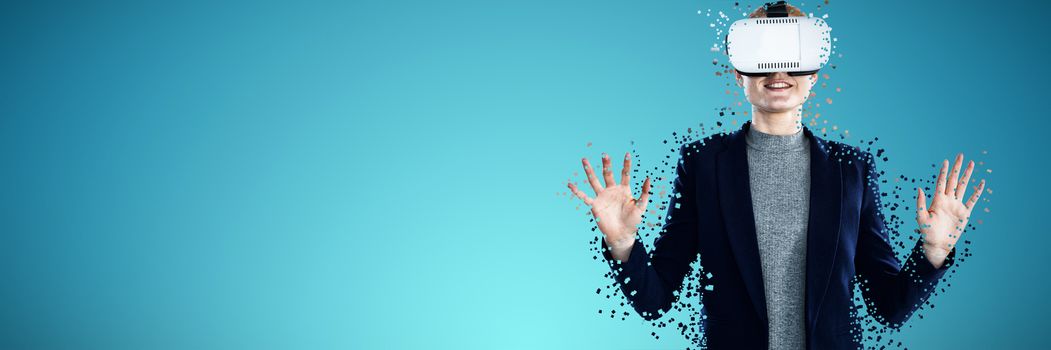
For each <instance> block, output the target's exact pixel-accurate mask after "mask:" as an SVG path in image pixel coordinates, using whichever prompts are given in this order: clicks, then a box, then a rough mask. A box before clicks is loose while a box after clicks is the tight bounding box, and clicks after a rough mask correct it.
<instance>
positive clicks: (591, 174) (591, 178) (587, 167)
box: [580, 157, 602, 196]
mask: <svg viewBox="0 0 1051 350" xmlns="http://www.w3.org/2000/svg"><path fill="white" fill-rule="evenodd" d="M580 161H581V162H583V163H584V173H585V174H587V175H588V183H590V184H591V189H593V190H595V195H596V196H598V193H599V192H602V184H600V183H598V176H595V170H593V169H591V162H589V161H588V158H587V157H584V158H581V160H580Z"/></svg>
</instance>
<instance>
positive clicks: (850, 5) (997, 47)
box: [0, 1, 1051, 349]
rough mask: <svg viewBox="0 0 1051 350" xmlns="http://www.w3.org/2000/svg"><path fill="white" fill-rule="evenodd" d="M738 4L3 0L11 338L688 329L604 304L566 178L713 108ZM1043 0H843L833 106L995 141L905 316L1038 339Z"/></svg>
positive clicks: (440, 336)
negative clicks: (958, 240)
mask: <svg viewBox="0 0 1051 350" xmlns="http://www.w3.org/2000/svg"><path fill="white" fill-rule="evenodd" d="M731 4H732V1H717V2H701V1H658V2H643V1H613V2H610V1H574V2H566V1H525V2H523V1H516V2H511V1H500V2H494V1H441V2H437V1H416V2H405V1H399V2H394V1H370V2H364V1H358V2H352V3H342V2H334V1H333V2H324V1H318V2H313V1H312V2H303V1H287V2H277V1H244V2H233V1H231V2H223V3H221V4H220V3H217V2H210V1H206V2H182V1H178V2H126V3H125V2H99V3H94V4H86V3H82V2H69V3H60V2H46V1H31V2H15V1H8V2H4V3H3V4H0V53H2V54H0V76H2V79H0V161H2V171H0V310H2V311H0V348H4V349H233V348H239V349H388V348H390V349H418V348H445V349H497V348H499V349H543V348H592V349H620V348H682V347H684V346H685V345H686V344H685V342H682V341H681V340H680V339H677V337H676V336H675V335H677V333H674V330H672V332H665V333H662V334H664V335H665V336H662V337H661V338H662V339H661V341H660V342H656V341H654V340H652V337H651V336H650V334H649V333H650V331H651V330H652V329H651V328H650V327H649V325H648V323H646V322H644V321H642V320H641V319H640V318H639V317H638V316H635V315H633V316H632V317H631V318H629V319H628V320H627V321H620V320H619V319H618V320H610V319H609V318H608V317H602V316H601V315H598V314H597V313H596V310H598V309H600V308H607V309H608V307H609V305H610V304H611V303H610V302H608V301H607V300H606V299H605V298H602V297H601V296H598V295H596V294H595V288H596V287H597V286H601V285H603V284H605V283H607V280H606V279H605V278H604V277H603V273H605V272H607V271H608V269H607V267H606V266H605V265H603V264H601V263H600V262H596V261H594V260H592V254H591V252H589V251H587V247H588V245H587V242H588V241H589V240H590V239H592V238H593V237H594V235H595V234H596V233H595V232H592V231H590V230H589V228H590V227H591V225H590V224H589V223H588V222H587V220H586V218H585V217H584V216H583V215H582V211H581V210H574V207H575V206H576V205H577V203H576V202H575V201H571V200H569V199H567V198H566V197H562V196H556V193H558V192H562V191H564V189H565V187H564V182H565V180H566V179H568V178H569V177H570V175H571V174H572V172H574V171H579V170H580V167H579V159H580V157H582V156H589V157H592V159H595V160H597V159H598V156H599V154H600V152H602V151H607V152H610V153H612V154H615V155H616V154H623V153H624V152H625V151H627V150H629V149H630V145H629V143H628V141H629V140H634V141H635V142H636V147H637V149H638V152H639V155H640V156H639V157H640V159H642V160H644V161H645V160H646V159H653V158H657V157H662V156H663V155H664V154H665V153H666V152H667V150H666V149H665V148H666V147H664V146H663V145H662V144H660V140H663V139H665V138H666V137H667V136H668V135H669V134H670V133H671V132H673V131H680V132H681V131H682V130H685V129H686V128H687V127H690V126H695V125H697V123H699V122H712V121H714V120H716V117H715V115H714V113H713V112H712V111H713V109H714V108H717V107H720V106H722V105H725V98H724V97H723V95H722V94H723V91H724V89H725V88H726V87H725V83H726V80H725V79H723V78H718V77H715V76H714V75H713V74H712V66H711V59H712V57H713V54H712V53H710V52H709V51H708V47H710V46H711V42H712V40H711V39H712V38H713V37H714V36H713V35H712V32H711V30H710V28H708V23H709V19H708V18H705V17H704V16H703V15H698V14H697V10H705V9H707V8H713V9H729V8H731ZM804 4H805V3H804ZM1041 4H1042V3H1041V2H1037V1H1031V2H1027V3H1023V2H999V3H992V2H977V1H974V2H966V1H964V2H960V1H951V2H950V1H921V2H906V1H882V2H880V3H879V4H878V5H865V4H861V3H859V2H853V1H833V2H832V4H831V6H830V7H829V8H828V12H829V13H830V17H829V18H828V21H829V23H830V24H831V25H832V27H833V28H834V29H835V32H834V35H835V36H836V37H838V38H839V41H838V44H839V48H838V51H839V52H840V53H843V57H842V58H834V59H833V62H832V63H836V64H838V65H839V68H837V70H836V71H835V73H834V75H833V76H832V79H830V81H829V83H830V84H831V85H833V86H840V87H842V88H843V92H842V93H839V94H837V95H835V102H834V104H833V105H830V106H827V108H826V107H822V108H823V111H822V113H824V114H825V115H829V116H830V117H829V118H833V119H834V120H835V121H836V122H837V123H838V124H839V125H841V126H842V127H844V128H847V129H850V130H851V134H852V135H854V136H853V138H852V139H853V140H857V139H859V138H866V139H867V138H871V137H873V136H879V137H880V140H881V143H882V145H883V146H884V147H887V148H888V152H889V155H890V157H891V162H890V163H889V164H888V166H890V167H891V168H889V169H886V170H888V171H889V172H891V173H894V172H897V173H905V174H908V175H912V176H920V175H925V174H927V173H929V172H932V170H930V164H931V163H933V162H937V161H940V160H941V159H943V158H948V157H951V156H952V155H954V154H955V152H964V153H965V155H968V156H971V155H977V154H978V153H979V152H980V151H982V150H987V151H988V152H989V153H988V155H986V156H985V157H984V160H985V161H986V162H987V164H988V166H989V167H990V168H992V169H994V172H993V173H992V174H985V175H986V176H985V178H987V179H988V181H989V187H990V188H992V189H994V190H995V192H994V194H993V195H990V196H989V198H990V200H991V203H992V204H991V205H990V207H991V212H990V213H983V214H981V217H980V218H982V219H984V221H985V224H984V225H983V226H982V228H981V229H980V230H977V231H975V232H974V234H973V235H970V236H969V239H971V240H972V241H973V244H972V246H971V248H972V250H973V251H974V253H975V255H974V256H973V257H971V258H969V259H967V261H966V263H965V264H962V266H961V270H960V272H959V273H958V274H957V275H956V276H955V279H954V280H953V286H952V288H950V290H949V291H948V292H947V293H945V294H943V295H941V296H939V297H938V299H937V302H936V304H937V308H936V309H935V310H934V311H931V312H928V313H927V317H926V318H924V319H914V320H913V321H912V325H913V328H911V329H908V330H905V331H904V332H903V334H902V335H901V336H900V338H901V339H903V340H904V341H905V343H906V345H908V346H909V347H910V348H916V349H933V348H958V349H986V348H1037V347H1041V346H1043V344H1044V343H1045V340H1044V339H1045V338H1046V330H1047V329H1048V321H1047V320H1048V316H1049V311H1051V303H1049V301H1048V299H1047V297H1046V296H1047V295H1049V294H1051V290H1049V286H1048V280H1047V278H1046V273H1045V272H1044V268H1045V267H1046V261H1047V258H1048V254H1049V253H1048V249H1047V246H1048V244H1049V243H1051V236H1048V235H1046V234H1045V233H1046V231H1047V229H1046V227H1045V226H1043V225H1041V224H1039V222H1042V221H1041V219H1042V218H1046V217H1047V214H1046V213H1045V212H1044V211H1043V210H1041V207H1039V205H1041V204H1043V203H1045V201H1046V199H1047V198H1048V195H1049V193H1048V190H1047V188H1046V178H1045V176H1043V175H1044V174H1046V172H1047V170H1048V166H1047V165H1046V162H1047V160H1048V157H1047V153H1046V152H1047V150H1048V149H1049V148H1051V141H1049V138H1048V137H1047V136H1046V132H1047V130H1048V127H1049V125H1048V124H1049V122H1048V118H1047V113H1046V103H1047V101H1048V99H1047V97H1046V96H1045V95H1046V94H1047V91H1048V89H1047V88H1046V87H1045V85H1046V84H1047V82H1048V80H1049V78H1051V77H1049V74H1048V66H1047V65H1045V64H1043V63H1044V62H1046V61H1047V60H1048V59H1049V57H1048V49H1049V44H1048V43H1049V40H1047V39H1046V37H1047V35H1048V34H1049V32H1051V31H1049V29H1051V28H1049V26H1048V22H1049V21H1047V20H1046V11H1044V10H1043V9H1041V8H1040V5H1041ZM803 8H804V9H807V10H808V11H812V10H813V8H812V7H811V6H810V4H806V5H804V6H803ZM820 12H822V13H823V12H824V11H820ZM728 15H730V16H731V18H734V19H736V18H739V14H738V15H735V14H728ZM586 142H594V146H592V147H590V148H587V147H585V146H584V145H585V144H586ZM647 157H649V158H647ZM648 166H652V164H648Z"/></svg>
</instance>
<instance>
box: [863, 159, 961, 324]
mask: <svg viewBox="0 0 1051 350" xmlns="http://www.w3.org/2000/svg"><path fill="white" fill-rule="evenodd" d="M863 156H864V158H863V159H862V162H861V163H862V164H864V165H863V167H864V174H865V178H864V179H862V181H863V182H864V183H865V185H864V190H863V192H864V193H863V194H862V203H861V218H860V219H861V220H860V221H861V222H860V226H859V232H858V246H857V252H856V254H855V256H854V266H855V268H856V270H855V272H856V273H857V275H858V277H859V280H860V282H861V291H862V295H863V296H864V297H865V300H866V304H867V306H868V309H869V313H871V314H873V315H876V316H877V317H876V320H877V321H879V322H881V323H883V324H885V325H887V326H889V327H892V328H898V327H901V325H902V324H903V323H905V321H907V320H908V319H909V317H911V316H912V313H913V312H914V311H916V309H918V308H919V307H920V305H922V304H923V303H924V302H926V300H927V298H928V297H929V296H930V294H931V292H932V291H934V288H935V286H936V285H937V283H938V281H939V280H940V279H941V277H942V276H943V275H944V274H945V272H946V271H947V270H948V269H949V267H950V266H952V264H953V261H954V260H955V256H956V249H955V248H953V249H952V251H950V252H949V256H948V257H947V258H946V261H945V263H944V264H943V265H942V267H941V268H935V267H934V265H932V264H931V263H930V261H928V260H927V258H926V256H925V255H924V252H923V240H922V239H917V241H916V244H915V246H913V247H912V249H911V250H910V252H909V255H908V258H907V259H906V262H905V268H904V269H903V268H902V266H901V265H900V264H899V263H898V259H897V258H896V257H895V253H894V249H893V247H892V246H891V244H890V240H889V239H888V237H889V232H888V230H889V229H888V227H887V226H886V224H885V222H884V216H883V213H882V209H881V208H882V203H881V200H880V198H881V197H882V196H883V195H882V194H881V192H880V189H879V174H878V173H877V172H876V167H875V162H874V160H873V157H872V155H871V154H870V153H868V152H864V155H863ZM905 220H906V222H909V221H910V220H911V218H908V219H905Z"/></svg>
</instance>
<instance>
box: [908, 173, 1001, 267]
mask: <svg viewBox="0 0 1051 350" xmlns="http://www.w3.org/2000/svg"><path fill="white" fill-rule="evenodd" d="M962 164H963V154H962V153H961V154H959V155H957V156H956V162H955V164H954V165H953V168H952V173H951V174H949V176H948V177H946V172H947V171H948V168H949V160H948V159H946V160H945V161H943V162H942V168H941V171H940V172H939V173H938V183H937V186H936V188H935V193H934V199H933V200H932V201H931V206H930V207H927V195H926V194H925V193H923V189H922V188H920V189H918V194H917V196H916V223H918V224H919V226H920V233H921V234H923V238H924V247H925V248H926V249H927V250H928V252H927V256H928V259H932V260H937V261H940V260H939V259H940V258H944V257H945V256H947V255H948V254H949V252H950V251H952V248H953V247H955V246H956V242H957V241H958V240H959V239H960V236H961V235H962V234H963V231H964V228H966V227H967V220H968V218H969V217H970V216H971V210H973V209H974V206H975V204H977V203H978V198H979V197H981V195H982V191H983V190H984V189H985V180H982V181H981V182H979V183H978V186H977V187H976V188H975V190H974V192H973V193H971V196H970V198H969V199H968V200H967V202H963V198H964V194H965V193H966V191H967V183H968V181H970V180H971V171H973V170H974V161H973V160H972V161H970V162H969V163H968V164H967V170H966V171H964V173H963V177H962V178H960V179H959V181H957V176H958V175H959V173H960V166H961V165H962ZM936 265H937V264H936Z"/></svg>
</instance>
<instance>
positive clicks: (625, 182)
mask: <svg viewBox="0 0 1051 350" xmlns="http://www.w3.org/2000/svg"><path fill="white" fill-rule="evenodd" d="M581 162H582V163H583V164H584V172H585V173H586V174H587V176H588V182H589V183H591V188H592V189H594V190H595V198H594V199H592V198H590V197H588V195H587V194H585V193H584V192H583V191H581V190H580V189H578V188H577V186H576V185H574V184H573V183H572V182H570V183H569V189H570V190H572V191H573V194H574V195H576V196H577V197H578V198H580V199H581V200H583V201H584V204H587V205H588V206H591V215H593V216H594V217H595V220H596V221H598V228H599V230H600V231H602V235H603V236H604V239H605V240H606V245H607V246H609V247H610V250H611V255H613V257H614V258H616V259H617V260H621V261H627V260H628V255H629V254H630V253H631V248H632V246H634V244H635V234H636V232H638V229H639V228H638V225H639V224H640V223H642V214H643V213H645V212H646V206H647V204H648V203H649V197H650V178H649V176H647V177H646V180H645V181H644V182H643V183H642V195H641V196H640V197H639V199H638V200H636V199H635V198H634V197H633V196H632V194H631V185H630V184H629V182H630V180H631V153H630V152H629V153H625V154H624V169H623V170H621V173H620V176H621V181H620V183H617V182H616V181H614V179H613V171H612V170H611V166H610V159H609V155H608V154H605V153H603V154H602V178H603V179H604V180H605V182H606V187H605V188H603V187H602V185H601V184H600V183H599V181H598V177H596V176H595V173H594V171H593V170H592V169H591V163H589V162H588V159H587V158H583V159H581ZM640 203H641V204H640Z"/></svg>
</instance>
